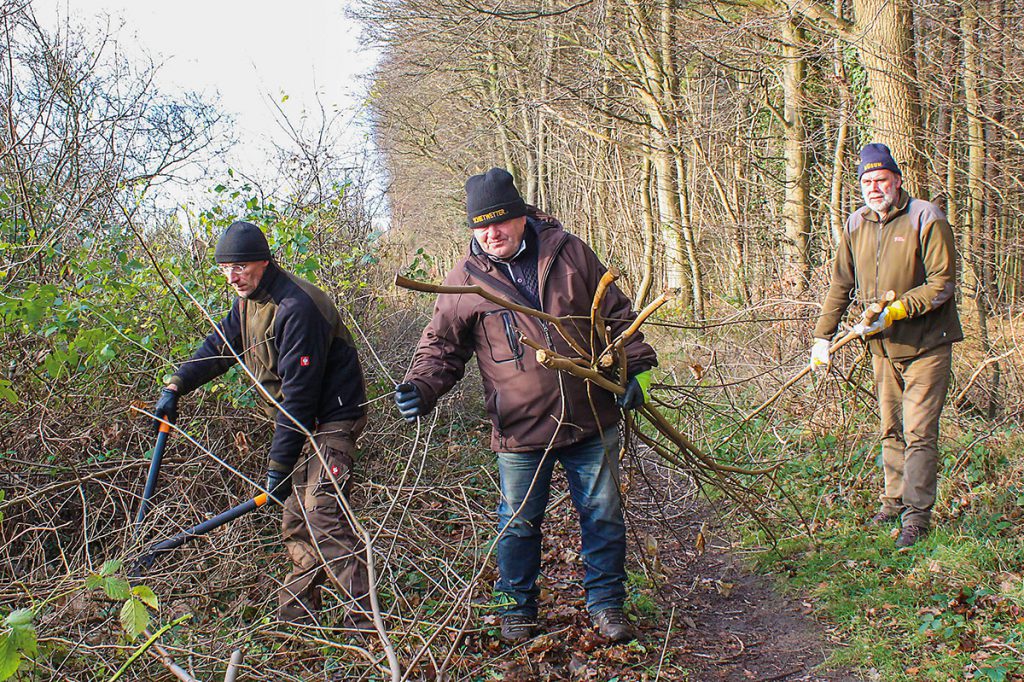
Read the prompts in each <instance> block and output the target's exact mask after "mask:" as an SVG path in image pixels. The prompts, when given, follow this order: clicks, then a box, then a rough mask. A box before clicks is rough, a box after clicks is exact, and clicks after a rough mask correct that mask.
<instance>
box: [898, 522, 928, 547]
mask: <svg viewBox="0 0 1024 682" xmlns="http://www.w3.org/2000/svg"><path fill="white" fill-rule="evenodd" d="M926 535H928V529H927V528H925V527H924V526H903V530H901V531H900V536H899V537H898V538H896V546H897V547H899V548H900V549H906V548H907V547H911V546H913V545H914V544H915V543H916V542H917V541H918V540H921V539H923V538H924V536H926Z"/></svg>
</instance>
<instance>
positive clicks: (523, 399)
mask: <svg viewBox="0 0 1024 682" xmlns="http://www.w3.org/2000/svg"><path fill="white" fill-rule="evenodd" d="M526 229H527V232H528V233H529V232H530V231H531V230H532V231H533V235H532V237H533V238H535V239H537V240H538V247H539V248H538V260H537V275H538V293H539V296H540V301H541V305H542V307H543V309H544V311H545V312H547V313H549V314H551V315H556V316H560V317H561V316H566V315H573V316H578V318H577V319H575V320H573V321H571V322H569V323H568V324H564V326H565V327H567V328H568V329H570V330H572V333H573V336H574V337H575V339H576V340H577V341H578V342H579V343H580V345H582V346H583V347H584V348H589V347H590V338H589V336H590V307H591V303H592V302H593V298H594V291H595V289H596V288H597V284H598V282H599V281H600V279H601V276H602V275H603V274H604V272H605V270H606V268H605V267H604V266H603V265H602V264H601V262H600V261H599V260H598V258H597V256H596V255H595V254H594V252H593V251H592V250H591V249H590V247H588V246H587V245H586V244H584V243H583V241H581V240H580V239H579V238H578V237H576V236H574V235H571V234H569V233H568V232H565V231H564V230H563V229H562V226H561V225H560V224H559V223H558V221H557V220H555V219H554V218H551V217H550V216H546V215H542V214H539V213H537V212H535V210H531V214H530V216H529V217H528V220H527V228H526ZM528 238H529V237H528ZM444 283H445V284H446V285H450V286H451V285H454V286H465V285H479V286H481V287H483V288H484V289H487V290H488V291H491V292H493V293H495V294H497V295H499V296H501V297H503V298H505V299H507V300H510V301H513V302H515V303H519V304H521V305H524V306H527V307H530V304H529V303H528V302H527V301H526V299H525V298H524V297H523V296H522V295H521V294H520V293H519V292H518V291H517V290H516V288H515V287H514V286H513V285H512V283H511V282H510V281H509V280H508V279H506V278H505V277H504V276H503V275H502V274H501V273H500V272H499V271H498V270H497V268H496V265H495V264H494V262H492V261H491V260H490V259H489V258H488V257H487V256H486V255H483V254H478V253H474V249H472V248H471V249H470V252H469V253H468V254H467V255H466V256H465V257H464V258H463V259H462V260H460V261H459V262H458V263H457V264H456V265H455V267H454V268H453V269H452V271H451V272H450V273H448V276H447V277H446V278H445V281H444ZM601 314H602V315H603V316H604V319H605V320H606V322H607V324H609V325H610V326H611V328H612V336H613V337H614V336H616V335H617V334H618V333H619V332H620V331H622V330H623V329H625V328H626V327H628V326H629V324H630V322H631V321H632V320H633V319H634V318H635V314H634V313H633V310H632V306H631V304H630V301H629V299H628V298H626V296H625V295H624V294H623V293H622V291H621V290H619V288H618V287H617V286H615V285H612V286H611V287H610V288H609V289H608V292H607V294H606V295H605V297H604V302H603V305H602V307H601ZM516 329H519V330H521V331H522V332H523V333H524V334H525V336H526V337H527V338H529V339H532V340H534V341H536V342H538V343H540V344H541V345H542V346H547V347H549V348H553V349H554V350H555V351H557V352H558V353H561V354H562V355H567V356H570V357H576V356H577V354H576V353H575V352H574V351H572V350H571V348H570V346H569V344H568V343H566V342H565V340H564V339H562V337H561V336H560V335H559V334H558V331H557V330H556V329H555V328H554V327H553V326H551V325H549V324H548V323H545V322H541V321H539V320H537V319H536V318H533V317H529V316H525V315H521V314H519V313H516V312H513V311H511V310H508V309H507V308H503V307H501V306H499V305H496V304H494V303H491V302H490V301H487V300H486V299H484V298H482V297H480V296H477V295H475V294H441V295H439V296H438V297H437V302H436V304H435V306H434V316H433V318H432V319H431V321H430V324H428V325H427V327H426V329H424V330H423V335H422V336H421V337H420V342H419V346H418V347H417V349H416V355H415V357H414V358H413V361H412V366H411V367H410V369H409V372H408V374H407V375H406V378H405V380H406V381H407V382H411V383H413V384H415V385H416V387H417V388H418V389H419V391H420V395H421V396H422V397H423V400H424V402H425V403H426V407H427V408H428V409H433V407H434V405H435V404H436V402H437V400H438V398H440V397H441V396H442V395H444V394H445V393H447V392H448V390H450V389H451V388H452V386H454V385H455V383H456V382H457V381H459V379H461V378H462V376H463V374H464V372H465V366H466V362H467V361H468V360H469V358H470V357H471V356H472V355H473V354H474V353H476V357H477V364H478V365H479V366H480V375H481V377H482V378H483V385H484V395H485V399H486V404H487V412H488V414H489V415H490V418H491V423H492V426H493V429H492V432H491V447H492V448H493V449H494V450H495V451H499V452H528V451H531V450H540V449H543V448H545V447H547V446H548V444H549V443H550V444H551V445H552V446H553V447H562V446H565V445H571V444H573V443H576V442H579V441H581V440H584V439H586V438H589V437H591V436H593V435H595V434H597V433H599V432H600V431H601V430H603V429H606V428H610V427H612V426H613V425H614V424H615V423H616V422H617V421H618V419H619V414H620V413H619V409H618V408H617V407H616V405H615V399H614V396H612V394H611V393H609V392H607V391H604V390H602V389H599V388H591V389H590V390H588V389H587V387H586V385H585V383H584V382H583V381H582V380H580V379H577V378H575V377H572V376H570V375H568V374H565V373H562V372H559V371H557V370H551V369H547V368H545V367H543V366H541V365H540V364H538V362H537V360H536V358H535V352H534V351H533V350H532V349H530V348H529V347H527V346H524V345H522V344H521V343H520V342H519V341H518V339H517V337H516ZM602 349H603V345H602V347H601V348H599V349H598V352H600V351H601V350H602ZM626 358H627V362H628V373H629V374H630V375H633V374H637V373H639V372H642V371H644V370H647V369H650V368H651V367H654V366H656V365H657V364H658V361H657V356H656V355H655V352H654V349H653V348H651V347H650V346H649V345H647V344H646V343H644V341H643V335H642V334H639V333H638V334H636V335H635V336H633V337H631V339H630V341H629V343H628V344H627V345H626ZM560 422H561V426H559V423H560Z"/></svg>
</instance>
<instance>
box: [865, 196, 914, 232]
mask: <svg viewBox="0 0 1024 682" xmlns="http://www.w3.org/2000/svg"><path fill="white" fill-rule="evenodd" d="M909 205H910V195H909V194H907V192H906V190H904V189H903V188H902V187H900V191H899V193H898V194H897V195H896V201H895V202H893V205H892V209H893V210H892V211H891V212H890V213H889V215H888V216H886V218H885V220H882V216H880V215H878V213H877V212H876V211H875V209H873V208H871V207H870V206H869V207H868V211H867V215H866V216H865V217H866V218H867V219H868V220H870V221H871V222H873V223H883V224H884V223H888V222H892V220H893V219H894V218H895V217H896V216H898V215H900V214H901V213H903V212H904V211H906V210H907V206H909Z"/></svg>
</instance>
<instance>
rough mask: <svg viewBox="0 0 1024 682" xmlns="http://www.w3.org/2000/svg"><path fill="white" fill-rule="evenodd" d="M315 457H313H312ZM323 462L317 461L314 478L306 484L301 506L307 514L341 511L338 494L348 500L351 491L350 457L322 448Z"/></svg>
mask: <svg viewBox="0 0 1024 682" xmlns="http://www.w3.org/2000/svg"><path fill="white" fill-rule="evenodd" d="M314 456H315V455H314ZM324 459H325V460H326V466H325V463H324V462H320V461H318V462H317V463H316V464H317V466H315V467H311V468H313V469H315V478H314V480H311V481H309V482H308V484H307V486H306V495H305V500H304V504H303V506H304V507H305V508H306V511H307V512H312V511H320V512H334V511H337V512H339V513H340V511H341V503H340V502H339V500H338V497H339V494H340V495H344V496H345V497H346V498H348V496H349V493H350V492H351V489H352V464H353V461H352V456H351V455H349V454H348V453H347V452H345V451H343V450H340V449H338V448H333V447H330V446H327V447H326V448H324Z"/></svg>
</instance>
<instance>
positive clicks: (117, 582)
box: [103, 578, 132, 600]
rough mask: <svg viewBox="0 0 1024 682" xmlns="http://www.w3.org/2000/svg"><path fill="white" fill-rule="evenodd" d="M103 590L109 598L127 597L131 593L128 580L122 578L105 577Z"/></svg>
mask: <svg viewBox="0 0 1024 682" xmlns="http://www.w3.org/2000/svg"><path fill="white" fill-rule="evenodd" d="M103 591H104V592H106V593H107V596H108V597H110V598H111V599H118V600H120V599H128V598H129V597H130V596H131V595H132V591H131V588H130V587H129V586H128V581H127V580H124V579H123V578H107V579H106V580H105V581H104V582H103Z"/></svg>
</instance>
